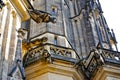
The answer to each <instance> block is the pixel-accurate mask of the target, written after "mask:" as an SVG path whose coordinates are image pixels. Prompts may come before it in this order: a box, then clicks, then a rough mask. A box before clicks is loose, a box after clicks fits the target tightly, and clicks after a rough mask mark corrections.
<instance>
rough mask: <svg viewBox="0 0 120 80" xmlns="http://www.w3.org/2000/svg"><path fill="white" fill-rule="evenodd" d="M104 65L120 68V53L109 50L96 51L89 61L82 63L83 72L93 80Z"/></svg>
mask: <svg viewBox="0 0 120 80" xmlns="http://www.w3.org/2000/svg"><path fill="white" fill-rule="evenodd" d="M102 65H114V66H120V52H116V51H111V50H107V49H94V50H93V51H91V52H90V54H89V56H88V57H87V59H84V60H81V61H80V66H79V67H81V70H82V72H83V73H84V74H85V75H86V78H88V80H92V78H93V76H94V75H95V73H96V72H97V70H98V68H99V67H100V66H102Z"/></svg>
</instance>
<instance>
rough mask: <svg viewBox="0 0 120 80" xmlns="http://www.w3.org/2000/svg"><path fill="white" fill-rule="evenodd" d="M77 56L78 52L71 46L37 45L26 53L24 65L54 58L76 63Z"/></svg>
mask: <svg viewBox="0 0 120 80" xmlns="http://www.w3.org/2000/svg"><path fill="white" fill-rule="evenodd" d="M76 58H77V56H76V53H75V51H74V50H72V49H71V48H66V47H60V46H55V45H52V44H45V45H42V46H38V47H35V48H33V49H31V50H29V51H28V52H27V53H26V55H25V57H24V66H27V65H29V64H31V63H35V62H37V61H39V60H50V61H53V60H54V59H59V60H64V61H67V62H72V63H76V62H77V61H78V60H77V59H76Z"/></svg>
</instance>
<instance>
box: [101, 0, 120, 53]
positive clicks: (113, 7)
mask: <svg viewBox="0 0 120 80" xmlns="http://www.w3.org/2000/svg"><path fill="white" fill-rule="evenodd" d="M100 2H101V6H102V9H103V12H104V13H103V14H104V16H105V18H106V21H107V23H108V26H109V28H111V29H113V30H114V32H115V35H116V38H117V42H118V45H117V46H118V48H119V51H120V0H100Z"/></svg>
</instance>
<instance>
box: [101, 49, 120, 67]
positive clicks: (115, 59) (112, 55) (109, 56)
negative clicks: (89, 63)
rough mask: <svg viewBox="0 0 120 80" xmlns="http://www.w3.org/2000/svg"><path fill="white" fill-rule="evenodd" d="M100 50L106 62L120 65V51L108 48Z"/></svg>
mask: <svg viewBox="0 0 120 80" xmlns="http://www.w3.org/2000/svg"><path fill="white" fill-rule="evenodd" d="M99 52H100V54H101V56H102V57H103V59H104V62H105V63H111V64H116V65H120V52H116V51H111V50H106V49H100V50H99Z"/></svg>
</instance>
